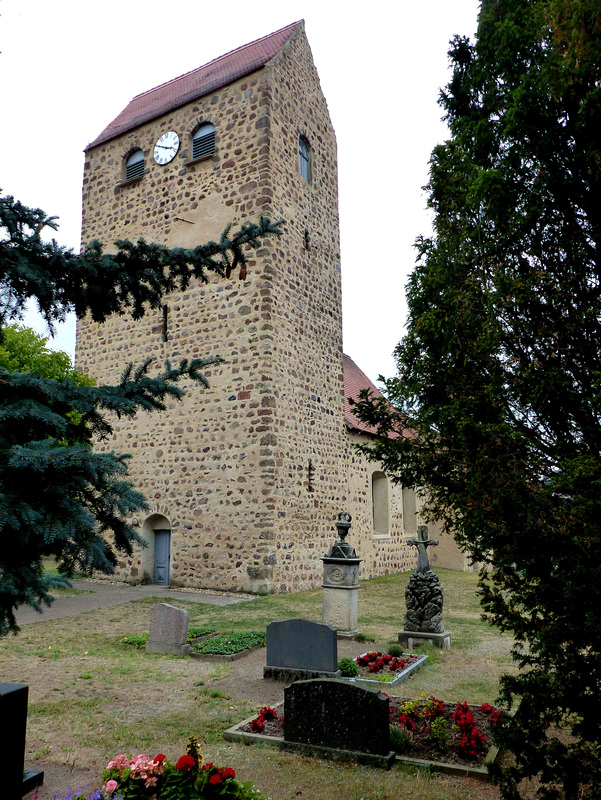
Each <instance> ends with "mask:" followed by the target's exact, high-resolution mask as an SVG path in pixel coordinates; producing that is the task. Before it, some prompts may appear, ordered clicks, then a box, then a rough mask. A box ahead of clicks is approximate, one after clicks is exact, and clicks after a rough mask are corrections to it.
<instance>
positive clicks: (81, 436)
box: [0, 197, 280, 636]
mask: <svg viewBox="0 0 601 800" xmlns="http://www.w3.org/2000/svg"><path fill="white" fill-rule="evenodd" d="M278 225H279V223H272V222H270V220H268V219H266V218H261V220H260V222H259V223H258V224H253V223H245V224H244V225H243V226H242V227H241V228H240V229H239V230H238V231H237V232H235V233H233V234H231V233H230V228H229V227H228V228H227V229H226V230H225V231H224V233H223V235H222V237H221V239H220V241H219V242H218V243H215V242H209V243H207V244H204V245H200V246H199V247H196V248H194V249H192V250H183V249H181V248H176V249H175V250H169V249H168V248H166V247H162V246H159V245H152V244H148V243H146V242H144V241H143V240H140V241H139V242H138V243H137V244H132V243H131V242H125V241H120V242H117V251H116V252H115V253H114V254H113V255H109V254H106V253H104V251H103V248H102V246H101V245H100V244H99V243H98V242H94V243H93V244H92V245H91V246H90V247H89V248H87V249H86V250H84V251H83V252H82V253H81V254H80V255H77V254H75V253H74V252H72V251H70V250H66V249H65V248H63V247H60V246H59V245H58V244H57V243H56V242H55V241H51V242H45V241H42V239H41V236H40V234H41V232H42V230H43V228H44V226H50V227H51V228H56V222H55V219H54V218H48V217H47V216H46V215H45V214H44V212H43V211H41V210H40V209H30V208H27V207H26V206H23V205H22V204H21V203H19V202H17V201H15V200H14V199H13V198H12V197H3V198H0V226H1V233H0V324H2V325H4V324H6V323H7V322H8V321H10V320H11V319H15V318H17V319H18V318H19V317H20V316H21V314H22V312H23V309H24V306H25V304H26V302H27V300H29V299H35V300H36V301H37V303H38V306H39V309H40V311H41V312H42V314H43V316H44V317H45V319H46V320H47V322H48V324H49V325H50V326H51V325H52V323H53V322H56V321H58V320H61V319H63V318H64V317H65V315H66V314H67V313H68V312H72V311H75V313H76V314H77V315H78V316H80V317H81V316H83V315H85V314H86V313H89V314H90V315H91V316H92V317H93V319H95V320H98V321H102V320H105V319H106V318H107V317H108V316H109V315H110V314H113V313H121V314H122V313H130V314H132V315H133V316H134V317H135V318H139V317H141V316H143V315H144V313H145V310H146V309H148V308H150V307H156V306H158V305H160V303H161V299H162V298H163V296H164V295H165V294H166V293H167V292H170V291H172V290H173V289H176V288H185V287H186V286H187V285H189V283H190V281H192V280H194V279H200V280H203V281H206V280H208V275H209V274H210V273H217V274H218V275H220V276H224V277H229V276H230V275H231V273H232V271H233V270H234V269H236V268H239V274H240V277H244V275H245V265H246V255H245V250H246V249H247V248H256V247H257V246H259V244H260V243H261V241H262V240H263V238H264V237H265V236H269V235H275V234H279V233H280V229H279V227H278ZM5 330H6V335H5V339H4V343H3V344H2V347H3V348H4V352H6V351H7V349H8V351H10V348H11V341H12V331H11V329H10V328H7V329H5ZM1 332H2V331H1V330H0V333H1ZM34 344H35V343H34ZM13 350H14V348H13ZM0 358H2V351H0ZM221 360H222V359H221V358H220V357H219V356H210V357H207V358H204V359H194V360H192V361H188V360H186V359H184V360H182V361H181V362H180V364H179V365H177V366H173V365H171V364H170V363H169V362H168V361H167V362H166V363H165V367H164V370H163V372H162V373H161V374H159V375H157V376H154V377H153V376H152V375H151V374H150V370H151V366H152V360H151V359H148V360H147V361H146V362H145V363H144V364H141V365H139V366H137V367H134V366H133V365H132V364H129V365H125V368H124V371H123V374H122V377H121V381H120V382H119V384H118V385H117V386H94V385H90V384H91V381H89V380H88V381H86V380H83V381H82V380H79V379H78V378H77V376H76V375H73V374H69V373H67V374H56V373H55V372H53V371H52V370H51V371H50V373H49V372H48V371H46V373H44V370H43V369H40V368H39V367H38V366H36V365H35V364H34V363H33V362H29V361H27V358H25V359H24V360H23V359H21V361H20V362H19V361H18V360H17V362H18V363H15V362H14V361H11V360H10V359H5V360H2V362H1V366H0V534H1V536H2V539H1V540H2V548H1V549H0V636H2V635H5V634H6V633H7V632H8V631H10V630H12V631H16V630H17V626H16V623H15V617H14V610H15V608H16V607H17V606H18V605H20V604H22V603H28V604H30V605H31V606H33V607H34V608H36V609H38V610H40V604H41V603H46V604H49V603H50V602H51V599H52V598H51V596H50V595H49V590H50V589H52V588H53V587H56V586H60V585H64V582H65V578H64V577H58V578H57V577H51V576H48V575H44V574H43V569H42V559H43V558H44V557H54V558H55V559H56V560H57V562H58V564H59V569H60V570H61V571H62V572H63V574H64V575H65V576H69V575H71V574H72V573H73V571H74V570H76V569H82V570H86V571H91V570H98V571H101V572H105V573H111V572H113V571H114V566H115V564H116V563H117V553H118V552H121V553H126V554H129V553H131V552H132V544H133V542H136V541H140V537H139V535H138V534H137V533H136V532H135V531H134V530H133V529H132V528H131V527H130V526H129V525H128V524H127V521H126V520H127V518H128V517H129V516H131V515H132V514H133V513H134V512H135V511H137V510H139V509H142V508H146V507H147V506H146V503H145V500H144V498H143V496H142V495H141V494H140V493H139V492H137V491H135V490H134V489H133V488H132V485H131V483H130V482H129V481H128V479H127V459H128V456H127V455H123V454H116V453H114V452H109V453H106V452H103V453H100V452H94V451H93V449H92V441H93V439H104V440H106V439H108V438H109V436H110V434H111V433H112V423H111V420H112V419H114V418H115V416H116V417H117V418H122V417H125V418H133V417H134V416H135V415H136V414H137V413H138V412H139V411H140V410H145V411H161V410H163V409H164V408H165V403H166V402H167V401H168V400H178V399H180V398H181V397H182V396H183V394H184V388H183V387H182V386H181V383H182V382H183V381H186V382H187V383H188V385H190V384H194V383H200V384H202V385H204V386H207V385H208V384H207V379H206V377H205V375H204V374H203V370H204V369H205V368H206V367H207V366H209V365H210V364H214V363H216V362H218V361H221ZM54 366H56V365H54ZM20 370H24V371H20Z"/></svg>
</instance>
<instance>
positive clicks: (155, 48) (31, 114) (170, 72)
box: [0, 0, 479, 380]
mask: <svg viewBox="0 0 601 800" xmlns="http://www.w3.org/2000/svg"><path fill="white" fill-rule="evenodd" d="M478 9H479V2H478V0H421V2H414V1H413V2H408V1H407V0H393V2H390V3H382V2H372V3H356V2H352V1H351V2H348V0H347V2H345V3H342V2H333V0H330V1H329V2H328V0H305V1H304V2H297V1H296V0H279V2H274V1H273V0H263V1H262V2H260V3H251V2H248V0H245V1H244V2H242V1H241V0H229V2H227V3H209V2H207V1H206V0H179V1H178V2H166V1H165V0H145V2H139V0H101V2H98V3H94V2H87V1H86V0H0V50H1V51H2V53H1V54H0V85H1V86H2V125H0V188H1V189H2V193H3V194H12V195H14V196H15V197H16V198H18V199H19V200H21V202H23V203H25V204H26V205H30V206H34V207H40V208H43V209H44V210H45V211H46V212H47V213H48V214H51V215H57V216H58V217H59V218H60V219H59V224H60V228H59V231H58V233H57V234H56V235H55V236H56V238H57V240H58V241H59V242H60V243H61V244H64V245H66V246H68V247H73V248H75V249H79V244H80V225H81V181H82V173H83V148H84V147H85V146H86V145H87V144H88V143H89V142H91V141H92V140H93V139H94V138H95V137H96V136H97V135H98V134H99V133H100V131H101V130H102V129H103V128H104V127H105V126H106V125H107V124H108V123H109V122H110V121H111V120H112V119H114V117H116V116H117V114H118V113H119V112H120V111H121V110H122V109H123V108H124V107H125V106H126V105H127V103H128V102H129V100H130V99H131V98H132V97H133V96H134V95H136V94H139V93H140V92H143V91H146V90H148V89H151V88H152V87H154V86H157V85H158V84H160V83H164V82H165V81H167V80H170V79H172V78H174V77H176V76H178V75H181V74H182V73H184V72H188V71H189V70H192V69H195V68H196V67H199V66H201V65H202V64H205V63H206V62H208V61H211V60H212V59H213V58H216V57H217V56H220V55H222V54H223V53H226V52H228V51H229V50H233V49H234V48H236V47H239V46H240V45H242V44H245V43H247V42H250V41H252V40H254V39H258V38H260V37H261V36H265V35H266V34H268V33H271V32H272V31H275V30H277V29H279V28H282V27H284V26H285V25H288V24H289V23H291V22H294V21H296V20H299V19H304V20H305V24H306V33H307V37H308V40H309V44H310V45H311V49H312V51H313V58H314V61H315V65H316V67H317V71H318V73H319V76H320V79H321V85H322V89H323V92H324V94H325V96H326V99H327V101H328V106H329V109H330V114H331V117H332V122H333V124H334V128H335V130H336V135H337V139H338V160H339V183H340V223H341V238H342V280H343V312H344V349H345V352H346V353H348V355H350V356H351V357H352V358H353V359H354V360H355V361H356V362H357V364H358V365H359V366H360V367H361V368H362V369H363V370H364V371H365V372H366V373H367V374H368V375H369V377H371V378H372V379H373V380H375V379H377V377H378V375H379V374H383V375H385V376H390V375H393V374H394V371H395V368H394V360H393V358H392V351H393V349H394V347H395V345H396V343H397V342H398V341H399V340H400V338H401V336H402V334H403V326H404V324H405V317H406V305H405V299H404V294H405V291H404V287H405V284H406V281H407V277H408V275H409V274H410V272H411V270H412V268H413V265H414V261H415V254H414V250H413V242H414V240H415V238H416V236H418V235H419V234H427V233H428V232H429V230H430V220H429V214H428V212H427V211H426V210H425V205H426V197H425V194H424V192H423V191H422V188H421V187H422V186H423V185H424V184H425V183H426V181H427V176H428V158H429V155H430V152H431V150H432V148H433V147H434V145H435V144H436V143H437V142H440V141H443V140H444V139H445V138H446V128H445V126H444V124H443V123H442V122H441V120H440V117H441V113H442V112H441V109H440V107H439V106H438V105H437V99H438V94H439V90H440V88H441V87H443V86H444V85H445V84H446V83H447V81H448V79H449V74H450V73H449V70H448V58H447V50H448V43H449V41H450V39H451V38H452V37H453V35H454V34H462V35H467V36H470V37H471V36H473V34H474V32H475V30H476V24H477V14H478ZM27 323H28V324H33V317H32V318H28V320H27ZM38 329H39V330H40V331H42V332H46V331H45V328H44V324H43V323H38ZM55 346H57V347H58V348H59V349H64V350H67V351H69V352H72V351H73V349H74V324H67V325H65V326H64V330H62V331H60V332H59V333H58V335H57V337H56V339H55Z"/></svg>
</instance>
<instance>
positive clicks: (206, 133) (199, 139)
mask: <svg viewBox="0 0 601 800" xmlns="http://www.w3.org/2000/svg"><path fill="white" fill-rule="evenodd" d="M214 152H215V127H214V126H213V125H211V123H210V122H206V123H205V124H204V125H201V126H200V128H199V129H198V130H197V131H196V133H195V134H194V136H193V137H192V160H193V161H194V160H195V159H197V158H204V157H205V156H210V155H211V154H212V153H214Z"/></svg>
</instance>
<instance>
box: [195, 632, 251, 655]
mask: <svg viewBox="0 0 601 800" xmlns="http://www.w3.org/2000/svg"><path fill="white" fill-rule="evenodd" d="M257 645H265V632H264V631H246V632H244V633H228V634H223V635H221V636H216V637H215V638H214V639H209V641H208V642H201V643H200V644H193V645H192V650H191V652H192V653H205V654H211V655H221V656H230V655H235V654H236V653H241V652H242V651H243V650H249V649H250V648H251V647H256V646H257Z"/></svg>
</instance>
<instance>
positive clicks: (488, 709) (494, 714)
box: [480, 703, 501, 725]
mask: <svg viewBox="0 0 601 800" xmlns="http://www.w3.org/2000/svg"><path fill="white" fill-rule="evenodd" d="M480 711H482V712H484V713H485V714H489V715H490V721H491V722H492V724H493V725H496V724H497V722H498V721H499V717H500V716H501V712H500V711H499V709H498V708H495V707H494V706H491V705H490V704H489V703H482V705H481V706H480Z"/></svg>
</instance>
